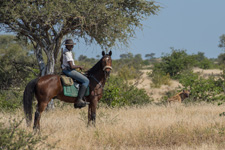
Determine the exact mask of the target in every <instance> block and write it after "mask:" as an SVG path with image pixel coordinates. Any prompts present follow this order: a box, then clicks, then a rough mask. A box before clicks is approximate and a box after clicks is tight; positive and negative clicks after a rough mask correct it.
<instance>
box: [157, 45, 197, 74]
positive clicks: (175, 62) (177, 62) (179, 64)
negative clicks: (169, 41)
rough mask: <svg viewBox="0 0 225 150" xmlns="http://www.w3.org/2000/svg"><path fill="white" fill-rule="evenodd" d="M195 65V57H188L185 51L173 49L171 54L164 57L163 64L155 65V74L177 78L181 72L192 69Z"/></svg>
mask: <svg viewBox="0 0 225 150" xmlns="http://www.w3.org/2000/svg"><path fill="white" fill-rule="evenodd" d="M193 63H194V59H193V57H190V56H188V55H187V53H186V51H185V50H174V49H173V48H172V53H171V54H166V55H165V56H163V57H162V61H161V62H159V63H156V64H155V65H154V68H153V74H157V73H158V72H160V73H164V74H169V75H170V77H172V78H176V77H177V75H178V74H179V73H180V72H181V71H183V70H187V69H189V68H190V67H192V66H193Z"/></svg>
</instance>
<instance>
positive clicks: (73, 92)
mask: <svg viewBox="0 0 225 150" xmlns="http://www.w3.org/2000/svg"><path fill="white" fill-rule="evenodd" d="M78 91H79V87H78V88H77V87H75V86H74V85H71V86H64V85H63V93H64V95H65V96H69V97H77V96H78ZM88 95H89V87H88V88H87V90H86V93H85V94H84V96H88Z"/></svg>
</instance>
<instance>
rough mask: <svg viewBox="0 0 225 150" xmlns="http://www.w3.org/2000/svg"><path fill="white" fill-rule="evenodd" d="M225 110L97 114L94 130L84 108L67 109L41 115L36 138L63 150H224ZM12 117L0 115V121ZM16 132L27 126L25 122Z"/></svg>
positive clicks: (202, 108)
mask: <svg viewBox="0 0 225 150" xmlns="http://www.w3.org/2000/svg"><path fill="white" fill-rule="evenodd" d="M223 111H225V106H224V105H223V106H217V105H212V104H197V105H190V106H184V105H182V104H181V105H178V104H177V105H176V104H175V105H172V106H167V107H165V106H154V105H149V106H145V107H142V108H121V109H116V108H114V109H107V108H103V107H101V108H99V109H98V110H97V122H96V127H87V108H83V109H81V110H75V109H73V108H72V107H70V106H67V107H66V108H64V109H60V108H56V109H55V110H54V111H50V112H45V113H44V114H43V116H42V118H41V134H42V135H49V137H48V139H47V141H46V142H47V143H49V144H55V145H56V149H60V150H61V149H62V150H74V149H79V150H82V149H83V150H90V149H93V150H95V149H96V150H97V149H98V150H105V149H106V150H118V149H121V150H127V149H129V150H137V149H138V150H145V149H153V150H194V149H199V150H217V149H219V150H221V149H225V148H224V147H225V117H220V116H219V114H220V113H222V112H223ZM10 116H11V117H13V118H18V119H21V118H22V117H23V116H24V115H23V112H22V111H21V110H18V112H16V114H9V113H0V118H1V120H3V121H5V122H7V120H8V119H9V118H10ZM21 128H24V129H26V130H30V131H31V132H32V128H27V127H26V124H25V121H24V122H23V123H22V125H21Z"/></svg>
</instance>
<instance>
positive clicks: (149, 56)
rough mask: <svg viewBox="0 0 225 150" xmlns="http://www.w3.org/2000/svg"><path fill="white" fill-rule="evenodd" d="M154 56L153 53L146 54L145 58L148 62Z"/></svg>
mask: <svg viewBox="0 0 225 150" xmlns="http://www.w3.org/2000/svg"><path fill="white" fill-rule="evenodd" d="M154 56H155V53H150V54H146V55H145V57H146V58H147V59H149V60H151V59H153V58H154Z"/></svg>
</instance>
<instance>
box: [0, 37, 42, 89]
mask: <svg viewBox="0 0 225 150" xmlns="http://www.w3.org/2000/svg"><path fill="white" fill-rule="evenodd" d="M34 58H35V57H34V56H33V53H32V51H31V49H30V46H29V45H26V44H25V43H24V41H18V40H16V37H15V36H12V35H2V36H0V83H1V85H0V89H9V88H11V87H21V85H23V84H25V83H26V81H27V80H28V79H30V78H32V77H33V76H34V75H37V74H38V68H37V67H36V68H35V66H37V64H36V61H34Z"/></svg>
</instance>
